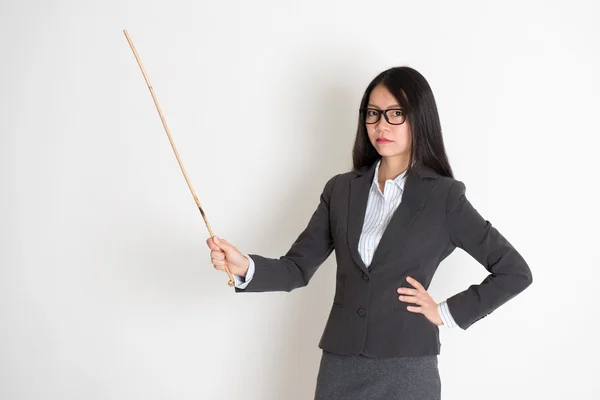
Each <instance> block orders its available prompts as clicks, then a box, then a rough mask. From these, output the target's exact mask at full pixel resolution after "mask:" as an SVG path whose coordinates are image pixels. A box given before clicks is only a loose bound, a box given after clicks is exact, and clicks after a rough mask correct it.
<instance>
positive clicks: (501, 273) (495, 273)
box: [446, 181, 533, 329]
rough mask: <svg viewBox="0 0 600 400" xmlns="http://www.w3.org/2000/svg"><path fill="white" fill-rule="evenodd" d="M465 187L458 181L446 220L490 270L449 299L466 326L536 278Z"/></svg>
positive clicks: (457, 240)
mask: <svg viewBox="0 0 600 400" xmlns="http://www.w3.org/2000/svg"><path fill="white" fill-rule="evenodd" d="M465 190H466V188H465V185H464V183H462V182H461V181H454V182H453V183H452V185H451V187H450V190H449V193H448V200H447V209H446V223H447V227H448V231H449V234H450V240H451V241H452V243H453V244H454V245H455V246H457V247H460V248H462V249H463V250H465V251H466V252H467V253H468V254H470V255H471V256H472V257H473V258H474V259H476V260H477V261H478V262H479V263H480V264H482V265H483V266H484V267H485V268H486V269H487V270H488V271H489V272H490V274H489V275H488V276H487V277H486V278H485V279H484V280H483V281H482V282H481V283H480V284H478V285H471V286H469V288H468V289H466V290H464V291H462V292H460V293H457V294H455V295H454V296H452V297H449V298H448V299H447V300H446V302H447V305H448V308H449V310H450V313H451V314H452V316H453V318H454V320H455V321H456V323H457V324H458V326H459V327H461V328H462V329H467V328H468V327H469V326H471V325H472V324H473V323H474V322H476V321H478V320H480V319H481V318H484V317H485V316H487V315H489V314H490V313H491V312H492V311H493V310H495V309H496V308H498V307H499V306H501V305H502V304H504V303H506V302H507V301H508V300H510V299H512V298H513V297H515V296H516V295H517V294H519V293H520V292H522V291H523V290H525V288H527V287H528V286H529V285H531V283H532V282H533V278H532V274H531V270H530V268H529V266H528V265H527V263H526V262H525V260H524V259H523V257H522V256H521V255H520V254H519V252H517V250H516V249H515V248H514V247H513V246H512V245H511V244H510V243H509V242H508V240H507V239H506V238H505V237H504V236H502V234H500V232H498V230H497V229H496V228H495V227H494V226H492V224H491V223H490V222H489V221H487V220H485V219H484V218H483V217H482V216H481V215H480V214H479V213H478V212H477V210H476V209H475V208H474V207H473V205H472V204H471V203H470V202H469V200H468V199H467V197H466V195H465Z"/></svg>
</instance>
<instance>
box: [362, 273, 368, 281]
mask: <svg viewBox="0 0 600 400" xmlns="http://www.w3.org/2000/svg"><path fill="white" fill-rule="evenodd" d="M363 279H364V280H365V281H368V280H369V275H367V274H366V273H365V272H363Z"/></svg>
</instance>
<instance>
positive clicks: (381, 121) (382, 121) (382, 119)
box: [375, 113, 391, 130]
mask: <svg viewBox="0 0 600 400" xmlns="http://www.w3.org/2000/svg"><path fill="white" fill-rule="evenodd" d="M390 126H391V124H390V123H389V122H387V119H385V115H384V114H383V113H381V115H380V116H379V121H377V123H376V124H375V128H377V130H379V128H380V127H385V128H389V127H390Z"/></svg>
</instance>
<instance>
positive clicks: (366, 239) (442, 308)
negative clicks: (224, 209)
mask: <svg viewBox="0 0 600 400" xmlns="http://www.w3.org/2000/svg"><path fill="white" fill-rule="evenodd" d="M380 164H381V159H379V160H378V161H377V166H376V167H375V175H374V176H373V182H372V184H371V189H370V191H369V199H368V201H367V209H366V212H365V219H364V223H363V227H362V231H361V234H360V239H359V241H358V252H359V254H360V256H361V258H362V260H363V262H364V263H365V265H366V266H367V268H368V267H369V265H370V264H371V261H372V260H373V254H374V253H375V250H376V249H377V245H378V244H379V241H380V240H381V237H382V236H383V232H384V231H385V229H386V227H387V226H388V224H389V223H390V220H391V219H392V216H393V214H394V211H395V210H396V208H398V205H399V204H400V202H401V201H402V193H403V192H404V183H405V182H406V179H405V178H406V171H404V172H403V173H401V174H400V175H398V176H397V177H396V178H394V179H388V180H386V181H385V184H384V188H383V192H381V189H380V187H379V183H378V180H377V178H378V175H379V173H378V172H379V165H380ZM244 255H245V256H246V257H247V258H248V260H250V266H249V267H248V272H247V273H246V278H245V280H244V278H243V277H240V276H238V275H235V274H234V275H233V277H234V279H235V287H237V288H240V289H244V288H245V287H246V286H248V284H249V283H250V281H251V280H252V277H253V276H254V260H252V258H251V257H250V256H249V255H248V254H244ZM398 296H400V294H398ZM398 301H401V300H400V299H398ZM406 304H407V306H408V305H411V304H410V303H408V302H406ZM412 305H413V306H417V305H416V304H412ZM438 312H439V314H440V317H441V318H442V322H443V323H444V325H445V326H447V327H449V328H453V327H456V326H458V325H457V324H456V322H455V321H454V319H453V318H452V315H451V314H450V310H449V309H448V304H446V301H445V300H444V301H443V302H441V303H440V304H439V305H438Z"/></svg>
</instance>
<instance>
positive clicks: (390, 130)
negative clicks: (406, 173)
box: [365, 85, 412, 157]
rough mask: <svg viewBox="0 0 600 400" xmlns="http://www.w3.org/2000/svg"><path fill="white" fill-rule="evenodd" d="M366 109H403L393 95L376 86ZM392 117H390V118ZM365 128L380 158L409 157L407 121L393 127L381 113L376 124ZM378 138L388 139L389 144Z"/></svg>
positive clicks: (408, 125)
mask: <svg viewBox="0 0 600 400" xmlns="http://www.w3.org/2000/svg"><path fill="white" fill-rule="evenodd" d="M367 107H369V108H376V109H378V110H387V109H390V108H393V109H398V110H402V108H403V107H402V106H401V105H400V102H398V100H396V98H395V97H394V95H392V93H390V91H389V90H388V89H387V88H386V87H385V86H383V85H377V86H375V87H374V88H373V90H372V91H371V95H370V96H369V103H368V104H367ZM389 114H393V115H400V113H398V112H396V113H395V114H394V111H390V112H389ZM393 115H390V117H392V116H393ZM390 121H392V122H394V120H393V119H392V118H390ZM365 126H366V127H367V133H368V135H369V140H370V141H371V144H372V145H373V147H375V149H376V150H377V152H378V153H379V154H380V155H381V156H382V157H386V156H387V157H396V156H402V157H405V156H406V157H408V156H409V155H410V147H411V144H412V135H411V131H410V124H409V121H408V119H407V120H405V121H404V123H402V124H401V125H393V124H390V123H388V122H387V120H386V119H385V116H384V115H383V113H382V115H381V116H380V118H379V121H377V123H375V124H365ZM379 138H385V139H388V140H389V142H386V141H379V140H378V139H379Z"/></svg>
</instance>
